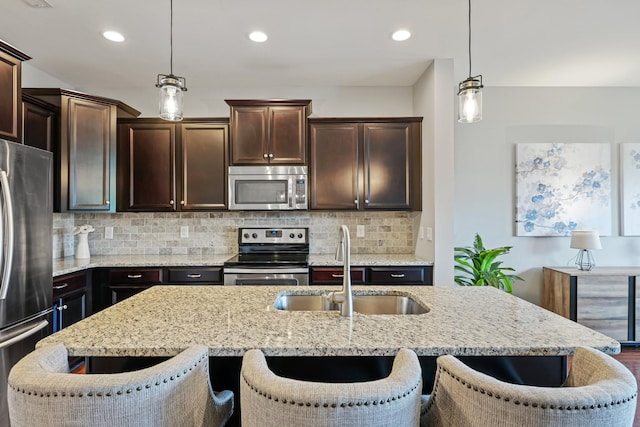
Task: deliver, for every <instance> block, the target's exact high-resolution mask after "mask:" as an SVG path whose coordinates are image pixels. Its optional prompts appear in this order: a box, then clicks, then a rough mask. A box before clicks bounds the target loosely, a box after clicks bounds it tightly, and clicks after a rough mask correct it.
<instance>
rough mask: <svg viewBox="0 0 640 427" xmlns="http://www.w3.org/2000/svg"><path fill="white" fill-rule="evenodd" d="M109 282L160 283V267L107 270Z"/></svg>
mask: <svg viewBox="0 0 640 427" xmlns="http://www.w3.org/2000/svg"><path fill="white" fill-rule="evenodd" d="M109 282H110V283H160V282H162V269H160V268H146V269H130V270H129V269H125V270H109Z"/></svg>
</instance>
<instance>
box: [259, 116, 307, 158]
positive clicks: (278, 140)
mask: <svg viewBox="0 0 640 427" xmlns="http://www.w3.org/2000/svg"><path fill="white" fill-rule="evenodd" d="M305 119H306V109H305V107H297V106H295V107H270V108H269V144H268V153H267V155H268V158H269V163H271V164H302V165H303V164H305V161H306V147H305V144H306V140H307V138H306V136H307V135H306V133H307V131H306V125H305V123H306V121H305Z"/></svg>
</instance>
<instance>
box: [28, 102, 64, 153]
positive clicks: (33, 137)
mask: <svg viewBox="0 0 640 427" xmlns="http://www.w3.org/2000/svg"><path fill="white" fill-rule="evenodd" d="M59 116H60V108H58V107H56V106H55V105H53V104H49V103H48V102H44V101H43V100H41V99H38V98H36V97H34V96H31V95H29V94H27V93H23V94H22V143H23V144H24V145H29V146H31V147H36V148H39V149H41V150H45V151H51V152H55V149H56V147H57V146H58V143H57V141H58V139H57V138H58V137H59V136H60V131H59V130H58V124H59V119H58V117H59Z"/></svg>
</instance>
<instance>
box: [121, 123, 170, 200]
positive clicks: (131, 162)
mask: <svg viewBox="0 0 640 427" xmlns="http://www.w3.org/2000/svg"><path fill="white" fill-rule="evenodd" d="M119 132H120V135H119V143H118V147H119V149H118V194H119V195H118V210H124V211H174V210H176V203H175V200H176V186H175V156H174V153H175V133H176V131H175V125H174V124H172V123H166V124H165V123H159V124H156V123H149V124H135V123H134V124H129V123H126V124H121V125H120V129H119Z"/></svg>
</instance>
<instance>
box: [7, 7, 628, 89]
mask: <svg viewBox="0 0 640 427" xmlns="http://www.w3.org/2000/svg"><path fill="white" fill-rule="evenodd" d="M49 2H50V3H51V4H52V5H53V6H54V7H53V8H52V9H35V8H32V7H29V6H28V5H27V4H26V3H25V2H24V1H23V0H0V39H3V40H5V41H6V42H8V43H10V44H12V45H14V46H15V47H17V48H18V49H20V50H22V51H24V52H25V53H27V54H28V55H30V56H32V57H33V59H32V60H31V61H29V64H30V65H31V66H33V67H36V68H38V69H40V70H43V71H45V72H47V73H49V74H50V75H52V76H54V77H56V78H57V79H59V80H62V81H64V82H68V83H70V84H71V85H73V87H74V88H75V89H77V90H83V91H89V92H97V91H100V90H101V89H108V88H115V87H117V88H119V89H126V88H131V89H132V90H136V89H139V88H143V87H149V86H152V85H153V84H155V79H156V75H157V74H158V73H163V74H168V73H169V0H154V1H151V0H49ZM472 7H473V10H472V38H473V39H472V40H473V41H472V43H473V44H472V53H473V69H472V74H474V75H476V74H483V76H484V83H485V85H487V86H640V25H639V24H638V19H639V17H640V1H638V0H609V1H604V0H540V1H535V2H534V1H522V0H520V1H518V0H483V1H481V0H473V2H472ZM398 28H406V29H409V30H410V31H411V32H412V33H413V36H412V37H411V38H410V39H409V40H408V41H406V42H402V43H398V42H394V41H392V40H391V39H390V34H391V33H392V32H393V31H394V30H396V29H398ZM107 29H115V30H118V31H120V32H122V33H123V34H124V35H125V37H126V41H125V42H124V43H120V44H115V43H113V42H109V41H107V40H105V39H104V38H103V37H102V36H101V33H102V32H103V31H104V30H107ZM255 29H260V30H263V31H265V32H266V33H267V34H268V35H269V40H268V41H267V42H266V43H262V44H257V43H254V42H251V41H249V39H248V37H247V34H248V33H249V32H250V31H252V30H255ZM433 58H453V59H454V66H455V80H456V81H461V80H463V79H464V78H466V77H467V76H468V75H469V70H468V62H467V61H468V58H467V1H466V0H321V1H309V0H174V65H173V71H174V74H177V75H179V76H184V77H186V78H187V86H188V87H189V89H190V90H197V89H198V88H204V87H207V86H208V87H251V86H256V87H269V86H283V85H286V86H315V87H321V86H398V85H399V86H410V85H412V84H413V83H414V82H415V81H416V80H417V78H418V77H419V76H420V75H421V74H422V72H423V71H424V70H425V68H426V67H427V66H428V65H429V63H430V61H431V60H432V59H433Z"/></svg>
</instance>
